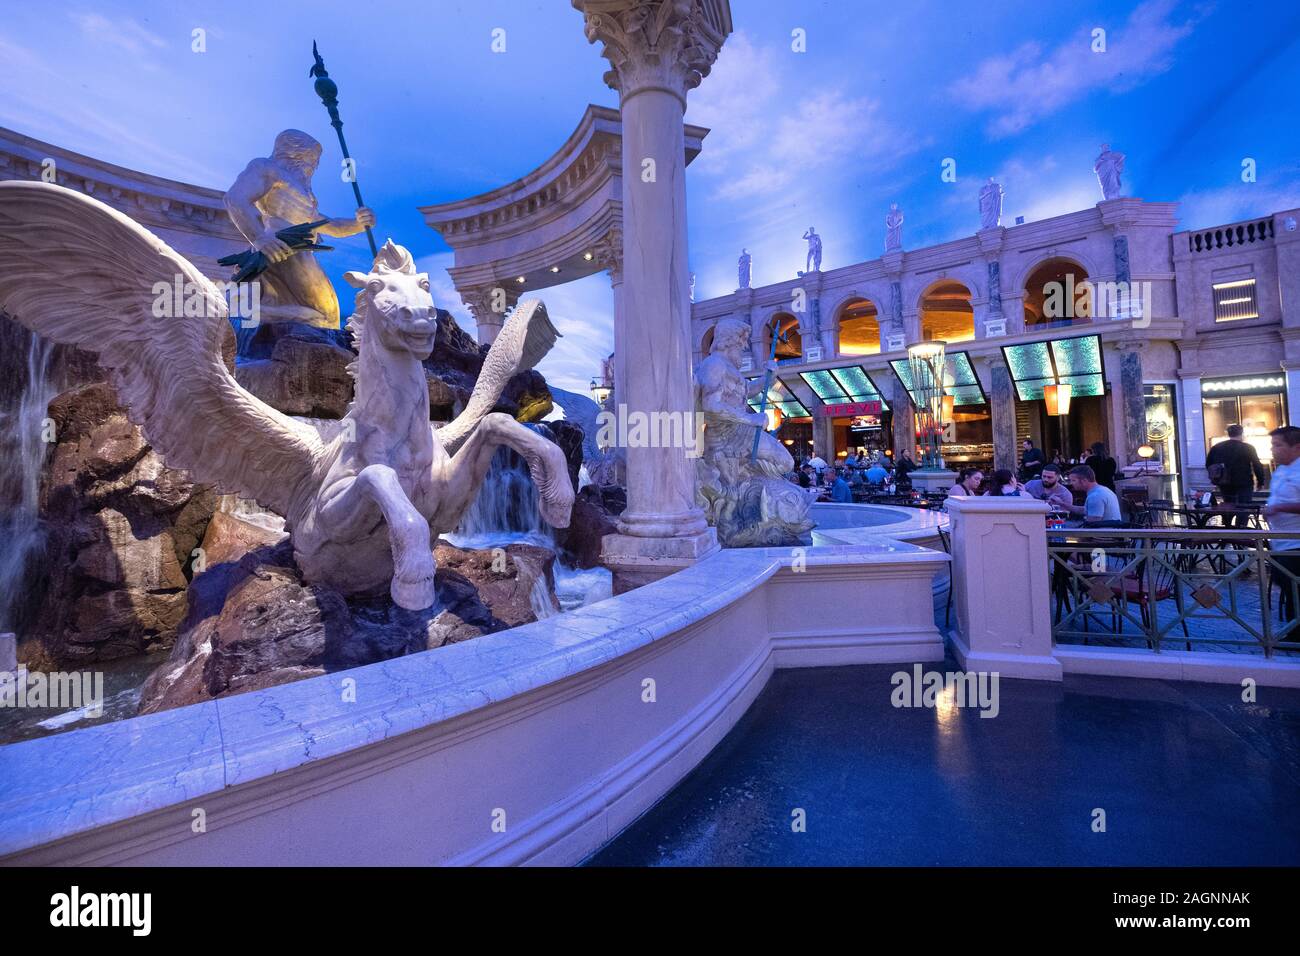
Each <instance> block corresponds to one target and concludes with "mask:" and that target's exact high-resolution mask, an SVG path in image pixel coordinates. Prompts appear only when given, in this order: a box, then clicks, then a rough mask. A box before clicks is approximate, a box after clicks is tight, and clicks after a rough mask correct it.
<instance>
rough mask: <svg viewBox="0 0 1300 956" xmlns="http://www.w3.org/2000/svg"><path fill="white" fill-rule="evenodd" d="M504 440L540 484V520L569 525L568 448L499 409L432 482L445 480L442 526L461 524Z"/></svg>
mask: <svg viewBox="0 0 1300 956" xmlns="http://www.w3.org/2000/svg"><path fill="white" fill-rule="evenodd" d="M502 445H504V446H506V447H507V448H509V449H511V450H512V451H514V452H517V453H518V454H519V455H521V456H522V457H523V459H524V461H525V462H527V464H528V473H529V475H530V476H531V477H532V479H533V484H535V485H536V486H537V493H538V498H539V505H540V508H539V510H540V512H541V515H542V520H543V521H545V522H546V523H547V524H549V525H550V526H551V527H552V528H567V527H568V526H569V519H570V517H571V515H572V512H573V482H571V481H570V480H569V463H568V461H567V460H566V459H565V457H564V452H562V451H561V450H560V446H559V445H557V444H555V442H553V441H551V440H550V439H547V438H544V437H542V436H541V435H539V434H537V433H536V432H535V431H533V430H532V429H530V428H527V427H525V426H523V425H521V424H520V423H519V422H517V421H515V420H514V419H513V418H511V417H510V416H509V415H504V414H502V413H500V412H493V413H491V414H488V415H485V416H484V417H483V419H482V421H480V422H479V423H478V425H477V426H476V427H475V429H474V431H473V432H471V433H470V435H469V437H468V438H466V439H465V441H464V444H462V445H461V446H460V448H459V449H457V451H456V454H455V455H453V456H452V457H451V458H450V459H448V460H445V461H444V462H443V467H444V471H443V478H442V481H441V482H440V481H439V480H438V479H437V478H435V481H434V484H435V486H438V485H439V484H441V485H442V489H441V491H440V496H441V500H440V502H439V504H438V524H439V527H455V526H457V525H459V524H460V520H461V518H462V517H464V514H465V512H466V510H468V509H469V506H470V505H471V504H473V503H474V499H475V497H476V496H477V495H478V491H479V488H480V487H482V485H483V481H484V479H485V478H486V477H487V473H488V469H489V468H491V467H492V456H493V455H495V454H496V450H497V449H498V448H499V447H501V446H502Z"/></svg>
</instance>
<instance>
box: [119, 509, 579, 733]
mask: <svg viewBox="0 0 1300 956" xmlns="http://www.w3.org/2000/svg"><path fill="white" fill-rule="evenodd" d="M218 523H219V528H220V530H219V531H218V532H217V535H218V537H219V538H220V540H221V541H222V542H223V543H222V545H221V548H220V554H221V556H222V557H224V558H225V559H226V560H223V561H222V562H220V563H217V564H209V565H208V567H207V568H206V569H205V570H203V571H202V572H200V573H198V574H196V575H195V578H194V583H193V584H192V585H191V588H190V594H191V597H190V607H189V612H188V614H187V615H186V617H185V620H184V621H183V622H182V624H181V626H180V629H179V632H180V633H179V636H178V638H177V641H176V644H175V646H174V647H173V649H172V654H171V657H170V659H169V660H168V661H167V662H166V663H164V664H163V665H161V666H160V667H159V668H158V669H157V670H156V671H155V672H154V673H153V674H152V675H151V676H150V678H149V680H148V681H147V682H146V683H145V685H144V688H143V690H142V692H141V698H140V708H139V712H140V713H154V712H156V711H160V710H167V709H170V708H172V707H181V706H184V705H186V704H193V703H198V702H200V701H204V700H212V699H214V698H219V697H228V696H230V695H232V694H240V693H246V692H248V691H252V690H259V689H261V688H264V687H272V686H275V685H277V684H286V683H290V682H292V681H296V680H302V679H304V678H307V677H315V676H318V675H321V674H327V673H334V672H336V671H342V670H347V669H349V668H352V667H359V666H361V665H363V664H372V663H376V662H378V661H384V660H390V659H392V658H394V657H400V656H403V655H405V654H413V653H416V652H418V651H423V650H427V649H430V648H435V647H441V646H442V645H444V644H453V643H458V642H460V641H465V640H469V639H471V638H474V637H478V636H480V635H483V634H489V633H493V632H495V631H500V630H505V629H506V628H510V627H517V626H519V625H520V624H527V623H529V622H530V621H533V620H535V619H536V610H537V609H541V610H543V612H544V613H547V614H549V613H551V612H553V611H556V610H558V608H559V604H558V601H557V600H556V598H555V581H554V571H553V566H554V560H555V555H554V553H553V552H551V551H549V550H547V549H545V548H538V547H533V546H530V545H510V546H509V547H508V548H506V549H504V552H503V553H500V554H498V553H495V552H493V551H471V550H466V549H462V548H453V547H451V546H450V545H446V544H442V543H439V545H438V547H437V555H438V571H437V577H438V594H439V599H440V600H439V603H438V604H437V606H435V607H432V608H425V609H422V610H417V611H409V610H405V609H403V608H400V607H397V606H395V605H394V604H393V603H392V602H391V601H390V600H389V599H388V597H387V596H386V595H382V594H381V595H375V596H354V597H351V598H345V597H344V596H343V595H341V594H339V593H338V592H337V591H335V590H333V589H331V588H328V587H322V586H318V585H310V584H307V583H305V582H304V581H303V578H302V574H301V572H300V571H299V570H298V569H297V567H296V566H295V565H294V560H293V549H292V546H291V545H290V544H289V542H288V541H287V540H283V536H282V535H281V536H280V538H279V540H277V536H276V533H275V532H272V531H269V530H267V529H265V528H260V527H258V526H255V525H252V524H250V523H248V522H246V521H244V520H243V519H241V518H239V517H237V516H229V515H227V516H225V517H222V516H221V514H218V516H217V517H216V519H214V522H213V524H214V526H217V525H218ZM213 552H214V554H216V553H217V552H218V548H217V547H214V548H213Z"/></svg>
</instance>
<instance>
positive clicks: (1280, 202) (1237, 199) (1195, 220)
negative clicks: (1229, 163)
mask: <svg viewBox="0 0 1300 956" xmlns="http://www.w3.org/2000/svg"><path fill="white" fill-rule="evenodd" d="M1179 203H1180V206H1179V218H1180V220H1181V223H1180V225H1179V228H1180V229H1206V228H1208V227H1210V226H1222V225H1226V224H1228V223H1232V222H1239V221H1241V220H1243V219H1252V218H1255V217H1260V218H1263V217H1265V216H1269V215H1272V214H1273V213H1275V212H1281V211H1282V210H1285V209H1296V208H1300V179H1296V180H1293V181H1291V182H1289V183H1283V184H1282V185H1279V186H1265V185H1263V184H1262V183H1236V184H1233V185H1230V186H1220V187H1219V188H1217V189H1204V190H1197V191H1193V192H1189V193H1185V194H1184V195H1183V196H1182V197H1181V198H1180V200H1179Z"/></svg>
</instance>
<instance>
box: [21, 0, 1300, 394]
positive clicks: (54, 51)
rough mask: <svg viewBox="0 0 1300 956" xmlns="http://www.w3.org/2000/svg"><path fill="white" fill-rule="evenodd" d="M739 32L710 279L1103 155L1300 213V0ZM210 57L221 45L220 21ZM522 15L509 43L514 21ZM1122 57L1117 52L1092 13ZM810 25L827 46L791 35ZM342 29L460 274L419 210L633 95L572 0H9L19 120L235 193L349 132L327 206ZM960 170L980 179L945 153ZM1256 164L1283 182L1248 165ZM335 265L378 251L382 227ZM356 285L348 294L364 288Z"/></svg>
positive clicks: (1163, 188)
mask: <svg viewBox="0 0 1300 956" xmlns="http://www.w3.org/2000/svg"><path fill="white" fill-rule="evenodd" d="M732 14H733V19H734V22H735V27H736V32H735V33H734V34H733V35H732V37H731V38H730V39H729V40H728V42H727V45H726V46H725V47H724V49H723V51H722V55H721V57H720V58H719V60H718V63H717V64H716V66H715V68H714V72H713V74H712V75H711V76H709V77H708V78H706V79H705V81H704V83H703V85H702V86H701V87H700V88H699V89H698V90H696V91H694V92H693V93H692V94H691V106H690V110H689V112H688V115H687V118H688V120H689V121H691V122H694V123H698V124H700V125H703V126H707V127H710V128H711V129H712V132H711V134H710V135H709V137H708V138H707V139H706V140H705V146H704V151H703V152H702V153H701V155H700V156H699V158H698V159H697V160H696V161H695V163H693V164H692V166H691V167H690V170H689V172H688V189H689V191H690V193H689V200H688V201H689V206H688V221H689V230H690V250H691V251H690V255H691V268H692V269H693V270H694V271H695V272H696V273H697V274H698V277H699V278H698V281H697V298H707V297H709V296H712V295H720V294H725V293H727V292H729V291H731V289H732V288H734V286H735V260H736V256H737V255H738V254H739V251H740V247H741V246H748V247H749V249H750V250H751V252H752V253H753V255H754V280H755V283H756V284H763V283H767V282H774V281H779V280H783V279H786V278H791V277H793V275H794V272H795V270H796V269H801V268H803V254H804V243H803V242H802V241H801V240H800V235H801V234H802V233H803V231H804V229H805V228H807V226H808V225H809V224H810V223H811V224H814V225H816V227H817V230H818V232H819V233H821V234H822V236H823V239H824V243H825V257H824V260H823V268H824V269H831V268H836V267H839V266H843V265H847V264H849V263H852V262H855V261H859V260H861V259H866V258H872V257H875V256H877V255H879V254H880V252H881V250H882V248H883V241H884V226H883V219H884V215H885V211H886V210H887V208H888V205H889V203H890V202H891V201H897V202H899V203H900V205H901V206H902V208H903V211H904V213H905V215H906V223H905V227H904V245H905V247H908V248H917V247H919V246H923V245H928V244H930V243H934V242H941V241H944V240H948V239H953V238H956V237H958V236H962V235H967V234H970V233H972V232H973V231H974V230H975V228H976V226H977V224H978V213H977V199H976V195H977V192H978V188H979V184H980V183H982V182H983V181H984V180H985V179H986V178H987V177H988V176H990V175H992V176H996V177H998V178H999V179H1000V180H1001V181H1002V183H1003V185H1004V188H1005V189H1006V191H1007V195H1006V202H1005V214H1006V219H1005V221H1007V222H1011V221H1014V217H1015V216H1018V215H1023V216H1025V217H1026V218H1027V219H1029V220H1034V219H1041V218H1044V217H1046V216H1051V215H1056V214H1059V213H1063V212H1068V211H1071V210H1074V209H1079V208H1083V207H1086V206H1090V205H1092V204H1093V203H1095V202H1096V201H1097V199H1098V198H1099V196H1098V191H1097V186H1096V181H1095V178H1094V176H1093V174H1092V162H1093V159H1094V158H1095V156H1096V154H1097V151H1098V146H1099V144H1100V143H1102V142H1109V143H1111V144H1112V146H1113V147H1114V148H1115V149H1118V150H1120V151H1122V152H1125V153H1126V154H1127V155H1128V165H1127V169H1126V171H1125V183H1126V187H1127V189H1128V191H1129V193H1130V195H1136V196H1141V197H1143V198H1145V199H1150V200H1160V201H1175V200H1176V201H1179V202H1181V203H1182V204H1183V205H1182V210H1181V212H1182V217H1183V226H1184V227H1186V228H1191V227H1199V226H1206V225H1212V224H1216V223H1222V222H1228V221H1232V220H1234V219H1238V218H1243V217H1247V216H1252V215H1256V214H1262V213H1266V212H1271V211H1273V210H1276V209H1280V208H1287V207H1294V206H1300V126H1298V125H1297V123H1296V122H1295V116H1296V104H1295V96H1296V91H1297V90H1300V5H1298V4H1296V3H1294V2H1282V0H1261V2H1256V3H1251V4H1245V3H1241V2H1230V0H1217V2H1206V3H1199V2H1178V0H1148V2H1145V3H1140V4H1134V3H1118V2H1088V0H1084V2H1071V3H1068V4H1067V3H1051V2H1042V0H1038V2H1020V0H986V2H981V3H978V4H976V3H969V2H966V3H956V2H952V0H947V2H939V0H909V2H906V3H898V2H891V3H877V2H874V0H872V2H857V0H853V2H849V0H844V2H820V3H818V2H809V0H803V2H798V3H796V2H789V0H786V2H779V0H733V2H732ZM196 27H200V28H203V29H204V30H206V33H207V51H206V52H204V53H195V52H193V51H192V50H191V32H192V30H193V29H194V28H196ZM497 27H501V28H504V29H505V30H506V52H505V53H493V52H492V51H491V47H490V43H491V36H492V30H493V29H494V28H497ZM1097 28H1100V29H1103V30H1105V31H1106V51H1105V52H1104V53H1094V52H1093V51H1092V48H1091V45H1092V31H1093V30H1094V29H1097ZM795 29H802V30H804V31H805V34H806V47H807V49H806V52H795V51H794V50H792V42H791V32H792V31H793V30H795ZM313 39H316V40H318V41H319V43H320V46H321V51H322V53H323V54H324V55H325V58H326V62H327V64H328V66H329V69H330V73H331V75H332V76H333V77H334V78H335V79H336V80H337V82H338V84H339V87H340V90H341V94H340V96H341V102H342V110H343V118H344V121H345V124H346V125H345V132H346V133H347V136H348V141H349V145H350V146H351V147H352V151H353V153H354V155H355V156H356V158H357V161H358V178H359V182H360V185H361V188H362V190H363V192H364V194H365V197H366V201H367V203H368V204H369V205H371V206H372V207H374V208H375V210H376V212H377V215H378V217H379V227H378V228H377V232H378V233H379V234H380V238H381V239H382V238H386V237H388V236H391V237H392V238H393V239H395V240H396V241H398V242H400V243H402V244H404V245H406V246H408V247H409V248H410V249H411V250H412V252H413V253H415V255H416V256H417V258H418V259H420V261H421V263H422V265H423V266H424V267H426V268H428V269H429V270H430V272H431V277H432V279H433V281H434V291H435V298H436V299H437V301H438V304H439V305H440V306H442V307H444V308H449V309H451V310H452V311H453V312H454V313H455V314H456V315H457V316H458V317H460V318H461V319H462V321H463V322H464V324H465V325H466V326H467V328H471V329H472V327H473V323H472V320H470V319H469V317H468V313H467V311H466V310H465V309H464V307H463V306H462V305H461V303H460V301H459V299H458V297H456V295H455V293H454V291H453V290H452V287H451V283H450V281H449V280H448V279H447V276H446V274H445V271H443V270H445V267H446V266H447V265H448V264H449V263H450V262H451V253H450V251H449V250H448V249H447V247H446V246H445V245H444V244H443V243H442V241H441V239H440V238H439V237H438V236H437V234H436V233H434V232H433V231H432V230H430V229H429V228H428V227H426V226H425V225H424V224H423V222H422V220H421V218H420V216H419V214H418V213H417V212H416V207H417V206H419V205H422V204H427V203H432V202H439V201H444V200H450V199H456V198H461V197H464V196H469V195H473V194H475V193H478V192H482V191H484V190H488V189H492V188H495V187H496V186H499V185H502V184H503V183H506V182H508V181H510V180H513V179H515V178H517V177H519V176H520V175H522V174H524V173H526V172H528V171H529V170H531V169H533V168H534V167H535V166H537V165H538V164H539V163H541V162H542V161H543V160H545V159H546V158H547V157H548V156H550V155H551V154H552V153H553V152H554V151H555V149H556V148H558V147H559V146H560V144H562V143H563V142H564V140H565V138H566V137H567V136H568V135H569V133H570V132H571V131H572V130H573V127H574V126H575V125H576V124H577V122H578V119H579V117H580V116H581V114H582V111H583V109H584V107H585V105H586V104H587V103H589V102H591V103H600V104H604V105H608V106H617V99H616V96H615V94H614V93H613V91H611V90H609V89H607V88H606V87H605V86H604V84H603V83H602V82H601V75H602V73H603V72H604V70H605V69H606V64H605V61H604V60H602V59H601V58H600V57H599V55H598V47H597V46H594V45H591V44H588V43H587V41H586V39H585V37H584V36H583V34H582V20H581V16H580V15H579V14H578V12H577V11H575V10H573V9H572V7H571V6H570V4H569V3H568V2H567V0H532V2H525V0H475V2H463V3H461V2H450V0H423V2H396V0H391V2H390V0H374V2H370V3H366V4H357V3H355V2H351V0H316V2H313V3H304V2H298V0H292V2H281V3H267V2H261V3H248V2H223V3H190V2H175V0H172V2H162V0H137V2H113V0H104V2H97V3H93V4H92V3H85V4H79V3H58V2H53V3H46V4H43V5H40V4H16V3H6V4H5V15H4V16H3V17H2V18H0V64H3V69H2V71H0V77H2V78H0V125H3V126H7V127H10V128H12V129H15V130H17V131H19V132H22V133H25V134H27V135H30V136H34V137H37V138H39V139H44V140H47V141H50V142H53V143H55V144H57V145H60V146H64V147H67V148H70V149H74V150H79V151H82V152H85V153H88V154H91V155H94V156H97V157H100V158H102V159H105V160H108V161H111V162H115V163H120V164H123V165H126V166H130V167H133V168H136V169H141V170H144V171H147V172H151V173H155V174H158V175H163V176H170V177H174V178H177V179H182V180H187V181H190V182H196V183H200V184H202V185H207V186H214V187H218V188H225V187H227V186H228V185H229V184H230V182H231V181H232V180H233V178H234V176H235V175H236V174H237V173H238V172H239V170H240V169H241V168H242V167H243V165H244V164H245V163H246V162H247V160H248V159H250V158H251V157H253V156H262V155H266V153H267V151H268V150H269V148H270V144H271V140H272V138H273V137H274V135H275V133H276V132H278V131H279V130H280V129H282V128H285V127H290V126H292V127H298V128H301V129H304V130H307V131H308V132H311V133H312V134H314V135H315V136H316V137H317V138H318V139H320V140H321V142H322V143H324V144H325V160H324V162H323V164H322V171H321V172H320V173H318V175H317V193H318V195H319V197H320V199H321V205H322V208H323V209H324V210H325V211H326V212H328V213H331V214H334V215H342V214H345V213H346V212H347V211H348V210H349V209H350V208H351V205H352V200H351V195H350V191H349V190H348V188H347V187H346V185H345V184H344V183H343V182H342V181H341V180H340V179H339V178H338V177H337V176H333V175H329V164H330V163H337V161H338V155H337V145H336V143H335V142H334V139H333V131H332V130H331V129H330V128H329V126H328V118H327V117H326V114H325V111H324V110H323V109H322V107H321V106H320V103H319V100H317V98H316V96H315V94H314V92H313V91H312V88H311V81H310V79H309V78H308V76H307V70H308V68H309V67H310V65H311V41H312V40H313ZM948 157H951V158H953V159H955V160H956V162H957V181H956V182H955V183H946V182H943V181H942V180H941V178H940V172H941V164H942V162H943V160H944V159H945V158H948ZM1246 157H1250V158H1253V159H1255V160H1256V162H1257V164H1258V167H1257V168H1258V179H1257V181H1256V182H1254V183H1249V184H1248V183H1243V182H1242V181H1241V163H1242V160H1243V159H1244V158H1246ZM338 245H339V249H338V251H336V252H335V253H332V254H331V255H332V257H333V258H332V259H331V260H329V261H328V262H327V268H328V269H329V270H330V272H331V274H332V275H335V276H341V275H342V273H343V271H344V270H345V269H350V268H358V267H364V265H365V264H366V259H367V255H366V253H365V246H364V240H363V239H356V240H341V241H339V243H338ZM543 298H544V299H545V300H546V301H547V304H548V306H549V307H550V310H551V313H552V314H553V315H554V316H556V317H557V324H558V325H559V327H560V330H561V332H562V333H564V336H565V337H564V338H563V339H562V340H561V342H560V345H559V346H557V348H556V350H555V352H553V353H552V355H551V356H549V357H548V358H547V359H546V361H545V362H544V363H543V365H542V366H541V368H542V371H543V372H545V373H546V374H547V375H548V377H549V378H551V379H552V380H553V381H555V382H556V383H557V384H559V385H561V386H562V387H566V388H570V389H575V390H582V389H584V388H585V384H586V382H587V380H588V379H589V378H590V377H591V375H592V374H593V373H594V372H596V371H597V369H598V368H599V361H600V358H601V357H602V356H603V355H604V354H606V353H608V351H609V350H610V349H611V348H612V343H613V332H612V317H611V311H612V297H611V295H610V292H609V285H608V281H607V279H606V278H605V277H604V276H593V277H590V278H588V279H584V280H580V281H577V282H573V283H569V284H567V285H564V286H559V287H556V288H553V289H549V290H545V291H544V293H543ZM344 301H345V302H346V301H348V299H346V298H345V299H344Z"/></svg>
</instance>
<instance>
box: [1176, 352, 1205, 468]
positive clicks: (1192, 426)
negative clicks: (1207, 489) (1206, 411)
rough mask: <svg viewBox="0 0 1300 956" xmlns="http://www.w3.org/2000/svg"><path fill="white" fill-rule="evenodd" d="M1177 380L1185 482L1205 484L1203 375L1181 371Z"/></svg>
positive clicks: (1190, 370)
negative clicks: (1180, 382) (1179, 381)
mask: <svg viewBox="0 0 1300 956" xmlns="http://www.w3.org/2000/svg"><path fill="white" fill-rule="evenodd" d="M1178 377H1179V378H1180V379H1181V380H1182V388H1181V389H1180V390H1179V392H1180V393H1179V395H1178V431H1179V432H1180V437H1181V438H1182V443H1183V447H1182V448H1181V449H1180V450H1181V451H1182V453H1183V460H1182V466H1183V467H1182V472H1183V475H1184V476H1185V480H1186V481H1188V482H1191V483H1195V484H1204V483H1205V482H1206V481H1207V480H1208V477H1207V475H1206V471H1205V452H1206V448H1205V421H1204V418H1203V417H1202V413H1201V373H1200V371H1199V370H1197V369H1179V370H1178ZM1184 490H1185V488H1184Z"/></svg>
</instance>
